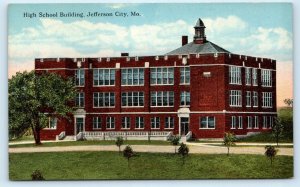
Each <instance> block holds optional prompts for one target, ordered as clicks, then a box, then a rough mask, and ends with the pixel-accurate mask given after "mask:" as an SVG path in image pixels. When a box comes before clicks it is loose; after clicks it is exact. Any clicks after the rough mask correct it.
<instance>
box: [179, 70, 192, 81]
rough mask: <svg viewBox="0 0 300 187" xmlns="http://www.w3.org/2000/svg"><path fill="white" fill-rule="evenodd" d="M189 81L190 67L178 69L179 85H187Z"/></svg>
mask: <svg viewBox="0 0 300 187" xmlns="http://www.w3.org/2000/svg"><path fill="white" fill-rule="evenodd" d="M190 81H191V72H190V67H181V68H180V84H181V85H189V84H190Z"/></svg>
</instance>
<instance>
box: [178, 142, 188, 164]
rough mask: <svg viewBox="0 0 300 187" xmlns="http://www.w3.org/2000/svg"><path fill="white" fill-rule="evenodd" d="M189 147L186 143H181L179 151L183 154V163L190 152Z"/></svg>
mask: <svg viewBox="0 0 300 187" xmlns="http://www.w3.org/2000/svg"><path fill="white" fill-rule="evenodd" d="M189 151H190V150H189V148H188V146H187V145H186V144H184V143H181V144H180V147H179V148H178V153H179V154H180V155H181V156H182V164H184V163H185V157H186V156H188V154H189Z"/></svg>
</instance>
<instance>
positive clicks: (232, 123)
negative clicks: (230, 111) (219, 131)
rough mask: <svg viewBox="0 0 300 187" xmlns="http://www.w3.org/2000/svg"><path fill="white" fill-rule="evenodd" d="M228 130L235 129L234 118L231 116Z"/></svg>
mask: <svg viewBox="0 0 300 187" xmlns="http://www.w3.org/2000/svg"><path fill="white" fill-rule="evenodd" d="M230 129H236V116H231V127H230Z"/></svg>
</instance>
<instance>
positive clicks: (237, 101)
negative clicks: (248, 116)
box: [229, 90, 242, 106]
mask: <svg viewBox="0 0 300 187" xmlns="http://www.w3.org/2000/svg"><path fill="white" fill-rule="evenodd" d="M229 102H230V103H229V105H230V106H242V91H241V90H230V95H229Z"/></svg>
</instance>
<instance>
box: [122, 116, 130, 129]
mask: <svg viewBox="0 0 300 187" xmlns="http://www.w3.org/2000/svg"><path fill="white" fill-rule="evenodd" d="M122 129H130V118H129V117H122Z"/></svg>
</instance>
